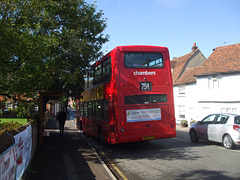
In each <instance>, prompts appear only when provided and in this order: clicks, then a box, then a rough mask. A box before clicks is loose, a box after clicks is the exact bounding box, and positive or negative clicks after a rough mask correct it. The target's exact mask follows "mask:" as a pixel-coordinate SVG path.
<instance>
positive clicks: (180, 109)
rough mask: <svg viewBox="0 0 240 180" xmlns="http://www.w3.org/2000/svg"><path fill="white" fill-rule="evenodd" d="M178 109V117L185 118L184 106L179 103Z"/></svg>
mask: <svg viewBox="0 0 240 180" xmlns="http://www.w3.org/2000/svg"><path fill="white" fill-rule="evenodd" d="M178 110H179V118H185V106H184V105H179V106H178Z"/></svg>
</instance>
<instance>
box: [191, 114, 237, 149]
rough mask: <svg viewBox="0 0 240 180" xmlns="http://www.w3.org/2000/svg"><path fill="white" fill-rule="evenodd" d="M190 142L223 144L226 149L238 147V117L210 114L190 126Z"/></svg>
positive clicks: (235, 115) (234, 115)
mask: <svg viewBox="0 0 240 180" xmlns="http://www.w3.org/2000/svg"><path fill="white" fill-rule="evenodd" d="M189 136H190V139H191V141H192V142H194V143H196V142H198V140H199V139H205V140H209V141H215V142H220V143H223V146H224V147H225V148H227V149H232V148H234V146H235V145H240V115H239V114H230V113H216V114H210V115H208V116H207V117H205V118H204V119H203V120H201V121H198V122H196V123H194V124H192V125H191V126H190V129H189Z"/></svg>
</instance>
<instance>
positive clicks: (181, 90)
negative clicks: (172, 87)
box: [178, 86, 185, 94]
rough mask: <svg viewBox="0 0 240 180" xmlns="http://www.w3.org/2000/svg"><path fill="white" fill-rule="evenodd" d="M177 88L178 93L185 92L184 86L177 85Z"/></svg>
mask: <svg viewBox="0 0 240 180" xmlns="http://www.w3.org/2000/svg"><path fill="white" fill-rule="evenodd" d="M178 90H179V94H185V86H179V87H178Z"/></svg>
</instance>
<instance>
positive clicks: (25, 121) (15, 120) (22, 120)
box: [0, 118, 27, 125]
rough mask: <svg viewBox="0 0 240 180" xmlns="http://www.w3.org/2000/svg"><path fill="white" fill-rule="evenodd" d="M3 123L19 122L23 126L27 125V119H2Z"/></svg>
mask: <svg viewBox="0 0 240 180" xmlns="http://www.w3.org/2000/svg"><path fill="white" fill-rule="evenodd" d="M0 120H1V122H0V123H3V122H11V121H13V122H18V123H20V124H21V125H25V124H26V123H27V118H0Z"/></svg>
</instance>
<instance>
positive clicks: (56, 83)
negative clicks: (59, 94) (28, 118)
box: [0, 0, 108, 98]
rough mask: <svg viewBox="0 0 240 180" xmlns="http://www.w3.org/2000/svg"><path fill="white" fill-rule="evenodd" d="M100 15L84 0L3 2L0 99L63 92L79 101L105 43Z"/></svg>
mask: <svg viewBox="0 0 240 180" xmlns="http://www.w3.org/2000/svg"><path fill="white" fill-rule="evenodd" d="M102 16H103V12H102V11H99V12H97V11H96V7H95V5H94V4H88V3H86V2H84V0H46V1H38V0H12V1H9V0H2V1H1V2H0V61H1V64H0V82H1V83H0V94H9V95H11V94H12V95H14V96H16V95H19V96H20V95H21V96H22V95H25V96H27V97H31V98H33V97H35V96H34V95H35V94H36V92H37V91H38V90H63V91H64V92H65V94H66V95H69V96H72V97H75V98H79V97H80V94H81V92H82V91H83V88H84V80H83V74H84V71H85V69H86V67H87V66H89V63H90V62H91V61H94V60H95V59H96V58H98V57H99V56H100V55H101V53H100V50H101V47H102V45H103V44H104V43H105V42H107V41H108V35H104V34H103V31H104V29H105V28H106V19H104V18H103V17H102Z"/></svg>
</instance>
